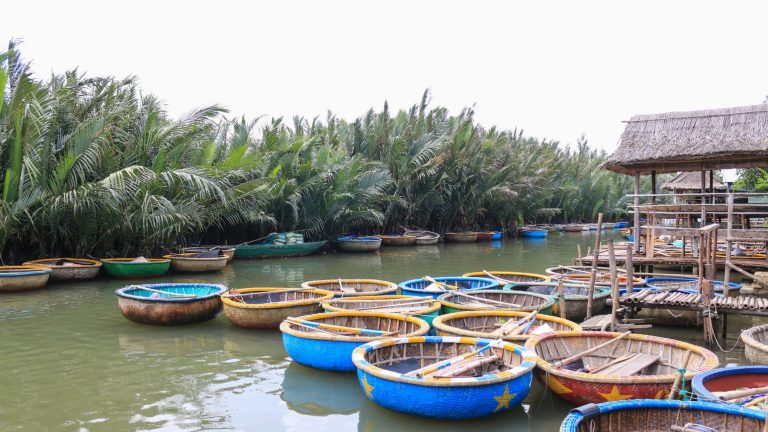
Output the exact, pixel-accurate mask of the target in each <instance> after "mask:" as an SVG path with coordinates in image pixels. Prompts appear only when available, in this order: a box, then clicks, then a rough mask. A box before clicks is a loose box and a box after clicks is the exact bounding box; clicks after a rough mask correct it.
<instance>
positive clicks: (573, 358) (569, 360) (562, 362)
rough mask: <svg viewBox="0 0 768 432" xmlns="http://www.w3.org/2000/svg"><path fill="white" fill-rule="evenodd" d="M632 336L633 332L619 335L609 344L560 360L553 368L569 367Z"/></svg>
mask: <svg viewBox="0 0 768 432" xmlns="http://www.w3.org/2000/svg"><path fill="white" fill-rule="evenodd" d="M630 334H632V332H630V331H627V332H624V333H622V334H621V335H619V336H617V337H615V338H613V339H611V340H609V341H608V342H604V343H601V344H600V345H598V346H596V347H593V348H590V349H588V350H586V351H582V352H580V353H578V354H574V355H572V356H570V357H568V358H566V359H563V360H560V361H558V362H555V364H554V365H553V366H554V367H557V368H559V367H563V366H565V365H569V364H571V363H573V362H575V361H577V360H579V359H581V358H582V357H584V356H586V355H587V354H592V353H593V352H595V351H597V350H599V349H601V348H605V347H607V346H609V345H611V344H614V343H616V342H618V341H620V340H622V339H624V338H625V337H627V336H629V335H630Z"/></svg>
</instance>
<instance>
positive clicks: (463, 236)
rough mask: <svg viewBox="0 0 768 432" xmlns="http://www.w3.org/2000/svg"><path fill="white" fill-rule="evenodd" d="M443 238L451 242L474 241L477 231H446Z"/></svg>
mask: <svg viewBox="0 0 768 432" xmlns="http://www.w3.org/2000/svg"><path fill="white" fill-rule="evenodd" d="M445 239H446V240H447V241H449V242H453V243H474V242H476V241H477V233H476V232H472V231H463V232H447V233H445Z"/></svg>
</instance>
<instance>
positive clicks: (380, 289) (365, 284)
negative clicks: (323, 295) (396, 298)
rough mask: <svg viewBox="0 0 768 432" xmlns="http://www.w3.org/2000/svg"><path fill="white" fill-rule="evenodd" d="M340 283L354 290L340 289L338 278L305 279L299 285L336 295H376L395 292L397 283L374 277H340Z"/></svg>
mask: <svg viewBox="0 0 768 432" xmlns="http://www.w3.org/2000/svg"><path fill="white" fill-rule="evenodd" d="M341 283H342V285H344V287H347V288H353V289H354V290H355V292H344V291H342V290H341V287H340V286H339V280H338V279H326V280H316V281H307V282H304V283H302V284H301V287H302V288H305V289H313V288H314V289H321V290H326V291H331V292H333V294H334V295H335V296H336V297H357V296H378V295H390V294H395V293H396V292H397V285H395V284H393V283H392V282H387V281H381V280H376V279H341Z"/></svg>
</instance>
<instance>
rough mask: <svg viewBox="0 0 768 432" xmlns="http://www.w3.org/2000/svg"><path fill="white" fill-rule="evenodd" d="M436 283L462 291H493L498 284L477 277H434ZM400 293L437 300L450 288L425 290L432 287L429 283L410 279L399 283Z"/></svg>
mask: <svg viewBox="0 0 768 432" xmlns="http://www.w3.org/2000/svg"><path fill="white" fill-rule="evenodd" d="M434 279H435V280H436V281H438V282H441V283H444V284H447V285H451V286H454V287H457V288H459V289H463V290H475V289H493V288H498V287H499V283H498V282H496V281H495V280H493V279H488V278H479V277H463V276H461V277H459V276H446V277H436V278H434ZM398 285H399V286H400V293H401V294H404V295H414V296H420V297H432V298H437V297H439V296H440V295H442V294H444V293H446V292H449V291H451V289H450V288H442V287H441V288H431V289H429V290H427V288H428V287H429V286H430V285H432V283H431V282H429V281H426V280H424V279H411V280H407V281H403V282H400V283H399V284H398Z"/></svg>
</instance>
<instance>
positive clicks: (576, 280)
mask: <svg viewBox="0 0 768 432" xmlns="http://www.w3.org/2000/svg"><path fill="white" fill-rule="evenodd" d="M617 277H618V279H619V286H620V287H625V286H627V275H626V274H625V273H617ZM589 278H590V275H589V273H570V274H565V275H562V276H561V277H559V278H558V280H562V281H564V282H569V283H573V284H582V285H586V284H589ZM645 283H646V281H645V279H643V278H639V277H632V286H635V287H640V286H643V285H645ZM595 285H596V286H601V287H610V286H611V275H610V273H609V274H604V273H598V274H597V275H596V277H595Z"/></svg>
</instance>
